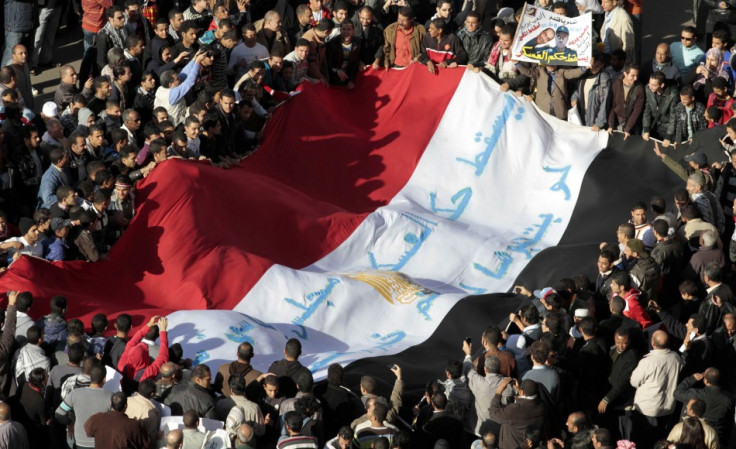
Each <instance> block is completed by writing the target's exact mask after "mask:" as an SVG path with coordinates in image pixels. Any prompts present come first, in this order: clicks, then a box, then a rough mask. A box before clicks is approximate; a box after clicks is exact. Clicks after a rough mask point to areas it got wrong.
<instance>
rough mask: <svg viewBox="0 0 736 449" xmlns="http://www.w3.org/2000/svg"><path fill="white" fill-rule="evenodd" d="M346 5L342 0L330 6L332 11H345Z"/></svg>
mask: <svg viewBox="0 0 736 449" xmlns="http://www.w3.org/2000/svg"><path fill="white" fill-rule="evenodd" d="M347 10H348V4H347V3H346V2H344V1H343V0H337V1H336V2H334V3H333V4H332V11H347Z"/></svg>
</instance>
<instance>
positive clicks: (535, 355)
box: [530, 341, 549, 364]
mask: <svg viewBox="0 0 736 449" xmlns="http://www.w3.org/2000/svg"><path fill="white" fill-rule="evenodd" d="M530 350H531V356H532V361H534V362H536V363H542V364H543V363H545V362H547V358H548V357H549V346H547V345H546V344H545V343H542V342H541V341H535V342H534V343H532V346H531V348H530Z"/></svg>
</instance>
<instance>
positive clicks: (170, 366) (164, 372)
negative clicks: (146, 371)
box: [161, 362, 176, 379]
mask: <svg viewBox="0 0 736 449" xmlns="http://www.w3.org/2000/svg"><path fill="white" fill-rule="evenodd" d="M175 372H176V363H174V362H166V363H164V364H163V365H161V377H165V378H166V379H171V377H172V376H173V375H174V373H175Z"/></svg>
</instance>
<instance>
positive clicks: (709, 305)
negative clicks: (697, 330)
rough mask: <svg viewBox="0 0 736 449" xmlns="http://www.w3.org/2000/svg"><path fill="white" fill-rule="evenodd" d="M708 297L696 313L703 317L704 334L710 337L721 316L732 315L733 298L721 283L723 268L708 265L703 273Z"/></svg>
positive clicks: (713, 264) (733, 308)
mask: <svg viewBox="0 0 736 449" xmlns="http://www.w3.org/2000/svg"><path fill="white" fill-rule="evenodd" d="M703 281H704V282H705V286H706V291H707V292H708V295H707V296H706V297H705V299H704V300H703V303H702V304H701V305H700V309H698V313H700V314H702V315H703V316H704V317H705V333H706V334H708V335H710V334H712V333H713V331H715V330H716V327H718V325H719V324H720V323H721V320H722V319H723V315H725V314H726V313H734V312H735V311H736V307H734V296H733V292H732V291H731V287H729V286H728V285H726V284H724V283H723V268H721V267H719V266H718V264H715V263H710V264H708V265H706V266H705V270H704V271H703Z"/></svg>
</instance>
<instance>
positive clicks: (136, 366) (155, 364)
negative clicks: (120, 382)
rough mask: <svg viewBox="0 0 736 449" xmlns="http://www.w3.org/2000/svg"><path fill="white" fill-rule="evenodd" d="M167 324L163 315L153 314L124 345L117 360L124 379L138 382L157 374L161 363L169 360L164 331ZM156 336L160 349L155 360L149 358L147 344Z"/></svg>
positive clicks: (166, 337) (166, 336) (154, 376)
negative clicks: (121, 353)
mask: <svg viewBox="0 0 736 449" xmlns="http://www.w3.org/2000/svg"><path fill="white" fill-rule="evenodd" d="M168 324H169V321H168V319H167V318H166V317H165V316H164V317H160V316H153V317H151V319H150V320H148V323H146V324H145V325H144V326H142V327H141V328H140V329H139V330H138V332H136V333H135V335H133V338H131V339H130V341H129V342H128V344H127V345H125V350H124V351H123V355H122V356H120V361H119V362H118V370H119V371H120V372H121V373H123V377H124V378H125V380H128V381H130V380H133V381H135V382H140V381H142V380H144V379H149V378H153V379H155V378H156V376H158V374H159V372H160V371H161V365H163V364H164V363H166V362H168V361H169V338H168V334H167V332H166V329H167V327H168ZM157 338H158V339H159V340H160V347H161V349H160V350H159V353H158V357H156V360H151V357H150V356H149V355H148V346H150V345H152V344H153V343H154V342H155V341H156V339H157Z"/></svg>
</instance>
